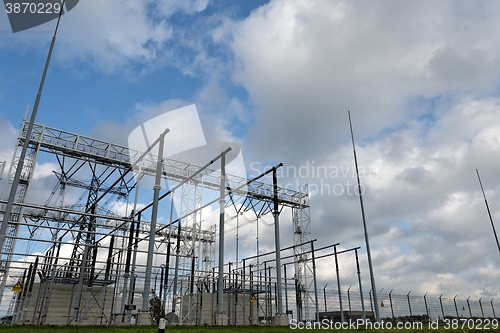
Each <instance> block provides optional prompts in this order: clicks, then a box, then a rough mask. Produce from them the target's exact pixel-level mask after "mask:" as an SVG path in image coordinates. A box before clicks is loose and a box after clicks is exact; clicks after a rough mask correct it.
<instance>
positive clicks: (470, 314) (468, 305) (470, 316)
mask: <svg viewBox="0 0 500 333" xmlns="http://www.w3.org/2000/svg"><path fill="white" fill-rule="evenodd" d="M469 298H470V296H469V297H467V307H468V308H469V318H472V311H471V310H470V303H469Z"/></svg>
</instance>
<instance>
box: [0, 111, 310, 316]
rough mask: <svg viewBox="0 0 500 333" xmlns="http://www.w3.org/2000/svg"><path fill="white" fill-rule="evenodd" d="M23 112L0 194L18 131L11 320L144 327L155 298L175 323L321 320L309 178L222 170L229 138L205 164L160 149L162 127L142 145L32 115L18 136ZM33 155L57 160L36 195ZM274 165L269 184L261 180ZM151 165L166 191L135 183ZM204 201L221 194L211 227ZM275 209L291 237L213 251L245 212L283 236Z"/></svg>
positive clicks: (5, 276)
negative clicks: (247, 249)
mask: <svg viewBox="0 0 500 333" xmlns="http://www.w3.org/2000/svg"><path fill="white" fill-rule="evenodd" d="M30 112H31V109H30V108H28V109H27V111H26V115H25V119H24V121H23V123H22V126H21V130H20V134H19V137H18V140H17V146H16V149H15V153H14V156H13V159H12V163H11V166H10V170H9V171H8V174H7V177H8V178H7V179H6V186H5V189H4V191H3V196H2V201H1V204H2V211H1V212H2V214H3V213H4V212H5V207H6V205H7V204H8V200H7V197H8V196H9V193H10V191H11V188H12V184H13V179H14V175H15V171H16V170H17V168H18V162H19V159H20V152H21V149H22V146H23V144H24V143H25V142H26V141H28V142H27V144H28V149H27V151H26V157H25V159H24V163H23V165H22V170H21V172H20V179H19V182H18V184H17V188H16V192H15V199H14V203H13V206H12V210H11V214H10V218H9V219H7V218H6V216H3V218H2V221H4V222H3V223H6V222H7V220H8V225H7V226H6V234H5V238H4V244H3V247H2V253H1V255H2V256H1V262H0V274H1V287H0V299H2V302H3V303H4V304H5V303H8V304H9V310H8V312H9V313H8V314H10V315H12V322H13V323H30V324H56V325H66V324H79V325H114V324H116V325H120V324H124V325H130V324H141V325H150V324H151V318H150V310H151V307H152V306H154V305H157V306H159V307H160V311H161V313H162V314H163V315H165V316H166V318H167V320H168V322H169V323H175V324H190V325H227V324H230V325H252V324H253V325H256V324H259V323H275V324H287V323H288V320H289V318H291V317H293V318H297V319H299V320H314V319H315V318H317V314H318V313H317V312H318V308H317V306H316V305H317V303H318V301H317V294H316V295H315V294H314V289H315V272H314V268H315V267H314V255H313V254H314V250H313V249H314V240H313V239H312V235H311V221H310V217H309V216H310V214H309V209H310V207H309V196H308V190H307V185H305V186H303V187H302V188H299V189H296V190H291V189H287V188H281V187H279V186H278V184H277V179H276V170H277V168H279V167H280V165H278V166H276V167H274V168H272V169H270V170H268V171H267V172H265V173H264V174H262V175H261V176H258V177H256V178H253V179H247V178H245V177H238V176H234V175H231V174H226V173H225V168H224V165H225V158H226V155H228V158H229V149H227V150H226V151H223V152H221V153H220V154H219V155H218V156H217V157H215V158H214V159H212V160H211V161H207V164H206V165H205V166H196V165H193V164H189V163H186V162H183V161H178V160H173V159H169V158H163V157H161V156H159V155H161V153H160V154H159V152H160V148H161V147H162V144H163V141H162V140H163V139H164V141H165V143H164V144H165V145H168V135H167V137H165V135H162V136H160V138H158V139H157V140H156V141H155V143H153V144H152V145H151V149H149V151H146V152H141V151H134V150H132V149H131V148H127V147H124V146H120V145H116V144H113V143H111V142H104V141H101V140H97V139H94V138H90V137H85V136H81V135H78V134H74V133H69V132H66V131H64V130H59V129H55V128H51V127H48V126H45V125H41V124H34V125H33V130H32V132H31V135H30V136H29V138H28V137H26V133H27V129H28V120H27V119H29V116H30ZM166 125H167V126H168V124H166ZM160 141H162V142H160ZM155 145H156V146H155ZM158 146H160V148H159V147H158ZM39 160H43V161H44V162H45V163H47V162H48V161H50V163H52V164H51V165H53V166H54V167H55V168H54V170H51V172H52V178H53V179H54V180H55V181H53V184H52V185H54V187H53V188H51V189H50V190H52V191H50V190H47V191H46V195H45V196H43V197H42V196H40V195H39V193H38V192H37V193H36V194H34V195H33V196H30V195H29V193H30V185H31V184H32V183H33V182H34V181H35V178H36V172H35V171H36V170H35V169H36V166H37V161H39ZM221 165H222V167H221ZM271 174H273V176H274V177H273V180H274V181H272V182H269V183H267V182H265V181H264V180H266V179H267V180H269V178H270V177H269V176H270V175H271ZM158 175H159V177H160V178H161V179H162V180H163V181H165V180H168V181H169V183H168V184H169V188H163V189H162V190H161V191H160V190H159V187H157V186H151V187H149V189H146V188H145V187H144V186H142V185H141V186H139V184H138V183H139V182H141V181H142V182H143V183H148V181H147V180H146V179H147V178H150V180H153V179H156V180H158ZM149 183H151V181H150V182H149ZM156 184H158V182H156ZM139 189H140V190H141V191H144V192H147V191H149V193H150V198H153V200H152V201H151V202H150V204H148V205H142V206H141V205H137V196H138V192H139ZM76 197H78V199H76V200H72V199H68V198H76ZM214 198H215V199H214ZM174 200H176V201H178V202H179V205H178V206H177V207H179V209H177V210H176V209H175V207H176V205H174ZM67 202H68V203H67ZM134 202H135V205H134V204H133V203H134ZM116 205H119V206H120V207H122V208H123V207H125V214H122V215H123V216H120V215H118V214H117V213H116V210H115V211H113V209H112V207H116ZM211 205H219V206H218V207H219V211H218V213H219V214H220V223H219V224H217V223H215V224H214V223H212V224H209V223H204V219H205V217H204V216H203V214H204V208H206V207H210V206H211ZM284 214H290V215H289V218H288V221H290V220H291V221H292V225H285V223H283V222H282V224H281V228H293V235H294V240H293V244H294V245H293V246H291V247H288V248H284V249H283V248H282V250H281V251H278V255H276V253H277V252H276V251H272V252H269V253H260V254H259V253H258V244H257V253H258V255H254V256H252V257H247V258H243V257H242V258H238V257H236V259H235V260H234V261H227V262H220V260H217V259H216V255H219V259H221V258H222V260H224V256H223V254H224V237H223V235H224V233H225V232H224V231H221V228H222V229H223V228H224V224H227V223H229V222H230V221H232V222H233V224H234V221H235V220H237V222H238V223H240V224H241V226H239V225H237V227H238V228H242V226H243V225H244V224H245V223H246V224H250V223H253V224H254V225H255V224H256V225H257V227H258V222H259V220H262V219H264V218H265V217H266V216H270V217H271V220H272V219H273V218H274V222H275V224H276V225H275V232H278V238H279V228H278V227H279V217H280V216H284ZM288 224H289V223H288ZM268 230H269V229H268ZM233 231H234V230H233ZM237 232H238V231H237ZM221 234H222V237H221ZM257 242H258V239H257ZM276 244H277V245H278V246H279V239H278V242H276ZM221 252H222V256H221ZM254 253H255V251H254ZM236 256H238V253H236ZM228 257H229V255H227V254H226V258H228ZM281 260H282V261H281ZM277 262H278V263H279V264H278V265H277V264H276V263H277ZM276 267H279V268H280V269H276ZM278 282H280V283H278ZM6 290H7V291H10V290H12V291H13V293H8V292H7V293H6V292H5V291H6ZM8 294H12V296H10V295H8ZM155 302H156V303H155ZM280 320H281V321H280Z"/></svg>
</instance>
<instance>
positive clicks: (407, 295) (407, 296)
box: [406, 290, 413, 317]
mask: <svg viewBox="0 0 500 333" xmlns="http://www.w3.org/2000/svg"><path fill="white" fill-rule="evenodd" d="M410 293H411V290H410V292H409V293H408V294H406V298H408V307H409V308H410V317H413V313H411V303H410Z"/></svg>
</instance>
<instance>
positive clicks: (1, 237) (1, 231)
mask: <svg viewBox="0 0 500 333" xmlns="http://www.w3.org/2000/svg"><path fill="white" fill-rule="evenodd" d="M64 2H65V0H63V2H62V5H61V6H64ZM62 13H63V11H62V10H61V11H59V17H58V18H57V24H56V28H55V30H54V35H53V36H52V41H51V43H50V48H49V53H48V55H47V60H46V61H45V67H44V69H43V74H42V79H41V80H40V85H39V87H38V93H37V95H36V98H35V104H34V105H33V110H32V111H31V117H30V121H29V123H28V128H27V129H26V139H25V140H24V142H23V147H22V149H21V155H20V156H19V160H18V162H17V167H16V172H15V174H14V179H13V180H12V186H11V189H10V193H9V198H8V199H7V205H6V206H5V211H4V213H3V221H2V224H1V225H0V259H1V257H2V255H3V254H7V253H4V252H3V251H4V243H5V236H6V233H7V227H8V225H9V221H10V214H11V213H12V209H13V208H14V200H15V199H16V193H17V186H18V185H19V181H20V180H21V172H22V171H23V166H24V160H25V158H26V152H27V151H28V146H29V142H30V139H31V133H32V132H33V125H34V124H35V119H36V114H37V111H38V105H39V104H40V99H41V98H42V91H43V86H44V84H45V78H46V76H47V71H48V69H49V64H50V59H51V57H52V51H53V50H54V44H55V42H56V36H57V30H58V28H59V22H60V20H61V15H62ZM21 131H22V129H21ZM21 218H22V217H21V216H19V219H21ZM17 222H19V223H20V222H21V221H20V220H19V221H17ZM9 267H10V263H9V262H8V261H7V262H6V266H5V267H4V268H5V273H4V276H3V279H2V282H1V283H0V304H1V303H2V299H3V293H4V290H5V285H6V283H7V276H8V269H9Z"/></svg>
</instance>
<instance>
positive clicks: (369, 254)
mask: <svg viewBox="0 0 500 333" xmlns="http://www.w3.org/2000/svg"><path fill="white" fill-rule="evenodd" d="M347 114H348V115H349V126H350V128H351V139H352V149H353V152H354V164H355V166H356V177H357V179H358V192H359V203H360V205H361V215H362V217H363V228H364V230H365V242H366V254H367V256H368V266H369V268H370V280H371V283H372V291H373V302H374V303H375V306H374V309H375V320H376V321H379V320H380V316H379V311H378V302H377V288H376V287H375V277H374V276H373V264H372V255H371V252H370V241H369V239H368V231H367V229H366V218H365V208H364V206H363V195H362V193H361V182H360V181H359V170H358V159H357V157H356V146H355V145H354V134H353V133H352V123H351V113H350V112H349V111H347Z"/></svg>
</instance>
